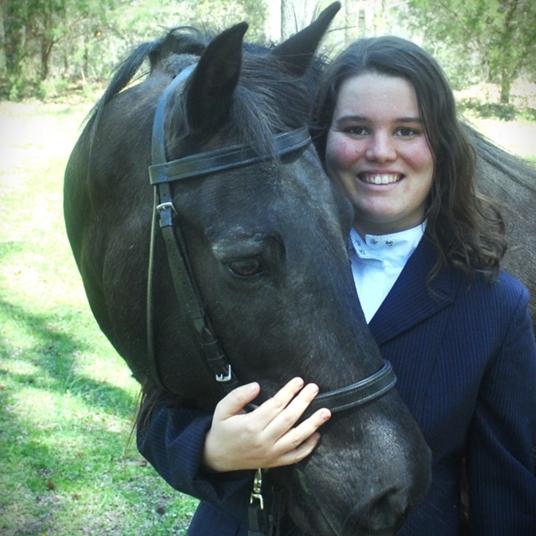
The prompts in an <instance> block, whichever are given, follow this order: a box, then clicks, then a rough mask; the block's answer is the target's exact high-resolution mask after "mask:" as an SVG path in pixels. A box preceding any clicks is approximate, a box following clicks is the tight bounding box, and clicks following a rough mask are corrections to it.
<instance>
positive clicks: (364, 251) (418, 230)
mask: <svg viewBox="0 0 536 536" xmlns="http://www.w3.org/2000/svg"><path fill="white" fill-rule="evenodd" d="M425 229H426V221H425V222H423V223H422V224H419V225H417V227H413V228H412V229H407V230H406V231H401V232H399V233H393V234H387V235H371V234H367V235H365V238H364V239H363V238H362V237H361V236H360V235H359V234H358V232H357V231H356V230H355V229H353V228H352V230H351V232H350V254H353V253H355V255H357V257H358V258H360V259H372V260H378V261H381V262H383V264H384V265H385V266H393V267H402V266H404V265H405V263H406V261H407V260H408V259H409V257H410V256H411V254H412V253H413V252H414V251H415V249H416V248H417V246H418V245H419V242H420V241H421V238H422V237H423V234H424V230H425Z"/></svg>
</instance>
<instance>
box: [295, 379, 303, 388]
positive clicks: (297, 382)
mask: <svg viewBox="0 0 536 536" xmlns="http://www.w3.org/2000/svg"><path fill="white" fill-rule="evenodd" d="M294 385H295V386H296V387H298V388H299V389H301V388H302V387H303V380H302V379H301V378H295V379H294Z"/></svg>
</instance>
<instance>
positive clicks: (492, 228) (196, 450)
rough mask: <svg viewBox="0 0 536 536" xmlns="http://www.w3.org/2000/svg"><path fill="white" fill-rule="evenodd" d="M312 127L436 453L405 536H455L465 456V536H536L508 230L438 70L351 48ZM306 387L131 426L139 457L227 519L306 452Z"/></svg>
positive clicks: (526, 338) (523, 295) (525, 345)
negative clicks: (262, 472) (257, 474)
mask: <svg viewBox="0 0 536 536" xmlns="http://www.w3.org/2000/svg"><path fill="white" fill-rule="evenodd" d="M313 124H314V130H315V131H316V142H317V146H318V150H319V153H320V155H321V158H322V159H323V161H324V162H325V166H326V170H327V172H328V174H329V175H330V176H331V177H332V179H333V180H334V181H335V182H336V183H337V184H338V185H339V186H340V187H341V189H342V190H343V192H344V193H345V194H346V195H347V197H348V198H349V199H350V200H351V202H352V203H353V205H354V208H355V223H354V229H353V230H352V234H351V237H350V243H351V248H350V249H351V261H352V270H353V273H354V279H355V282H356V287H357V290H358V294H359V296H360V300H361V302H362V306H363V310H364V312H365V316H366V318H367V320H368V321H369V327H370V329H371V331H372V333H373V335H374V337H375V339H376V341H377V343H378V344H379V346H380V349H381V352H382V354H383V356H384V358H385V359H388V360H389V361H391V362H392V364H393V367H394V368H395V370H396V373H397V376H398V378H399V381H398V385H397V387H398V390H399V392H400V394H401V396H402V398H403V400H404V401H405V403H406V404H407V406H408V407H409V409H410V411H411V412H412V414H413V416H414V417H415V419H416V420H417V422H418V423H419V425H420V426H421V429H422V430H423V433H424V436H425V438H426V439H427V441H428V443H429V445H430V447H431V449H432V452H433V458H434V460H433V483H432V487H431V489H430V492H429V493H428V495H427V497H426V498H425V500H424V501H423V503H422V504H421V505H420V506H419V507H418V508H417V509H416V510H415V511H414V512H413V513H412V514H410V517H409V519H408V521H407V523H406V525H405V526H404V528H403V529H402V531H401V533H400V534H405V535H418V536H426V535H434V536H454V535H458V534H459V532H460V523H461V521H460V520H461V517H462V516H461V506H460V504H461V502H460V479H461V474H462V460H464V459H465V460H466V467H467V471H466V472H467V478H468V482H469V488H468V490H469V491H468V493H469V523H470V526H469V529H470V534H471V535H478V534H482V535H486V536H494V535H497V536H499V535H500V536H505V535H510V534H511V535H516V536H517V535H529V534H536V479H535V477H534V475H533V467H532V461H531V450H532V444H533V441H534V439H535V436H536V349H535V344H534V336H533V333H532V326H531V322H530V319H529V316H528V313H527V302H528V293H527V291H526V290H525V289H524V288H523V287H522V286H521V285H520V283H519V282H518V281H517V280H515V279H514V278H512V277H511V276H508V275H506V274H503V273H500V271H499V266H500V260H501V258H502V256H503V254H504V251H505V243H504V238H503V236H502V227H503V225H502V220H501V218H500V215H499V214H498V212H497V211H496V210H495V208H494V207H493V205H492V204H491V203H489V202H488V201H486V200H485V199H484V198H483V197H481V196H479V195H478V194H477V192H476V191H475V184H474V177H475V156H474V152H473V149H472V147H471V145H470V144H469V142H468V141H467V139H466V138H465V136H464V134H463V132H462V130H461V128H460V125H459V123H458V121H457V118H456V110H455V105H454V100H453V96H452V91H451V90H450V88H449V85H448V83H447V81H446V80H445V78H444V76H443V74H442V72H441V69H440V68H439V66H438V65H437V63H436V62H435V61H434V60H433V59H432V58H431V57H430V56H429V55H428V54H426V53H425V52H424V51H423V50H422V49H420V48H419V47H417V46H416V45H414V44H412V43H410V42H408V41H405V40H401V39H397V38H390V37H384V38H376V39H367V40H361V41H358V42H356V43H355V44H354V45H352V46H350V47H349V48H348V49H347V50H345V51H344V52H343V53H342V54H341V55H340V56H339V57H338V58H336V59H335V60H334V61H333V62H332V63H331V64H330V65H329V66H328V67H327V69H326V70H325V72H324V74H323V77H322V80H321V83H320V90H319V94H318V99H317V102H316V105H315V114H314V118H313ZM302 387H303V382H300V381H299V380H296V381H293V382H290V383H289V384H288V385H287V386H285V387H284V388H283V389H282V390H281V391H280V392H279V393H278V394H277V395H276V396H275V397H274V399H272V400H269V401H268V402H266V403H265V404H264V405H263V406H261V408H259V410H257V411H256V412H254V413H253V414H247V415H245V414H243V413H241V410H242V408H243V407H244V406H245V405H246V404H247V403H248V402H250V401H251V400H253V399H254V398H255V397H256V396H257V394H258V385H257V384H253V385H248V386H244V387H241V388H239V389H237V390H236V391H235V392H233V393H231V395H229V396H228V397H226V398H225V399H224V400H222V402H220V404H219V405H218V407H217V409H216V412H215V414H214V416H213V418H212V417H211V416H210V415H203V414H201V413H195V412H186V411H185V410H180V411H175V410H174V409H173V408H172V407H171V406H160V409H159V410H158V411H157V412H156V413H155V414H154V415H153V416H152V417H151V419H150V421H149V423H148V427H147V429H144V430H141V429H140V433H139V436H138V445H139V448H140V451H141V453H142V454H143V455H145V456H146V457H147V458H148V459H149V461H150V462H151V463H152V464H153V465H154V466H155V467H156V468H157V470H158V471H159V472H160V474H161V475H162V476H163V477H164V478H166V480H167V481H168V482H170V483H171V484H172V485H173V486H175V487H176V488H178V489H180V490H181V491H184V492H186V493H190V494H192V495H195V496H198V497H202V498H203V499H204V500H205V501H210V502H212V503H218V502H219V503H220V504H221V503H222V498H223V500H224V501H225V500H226V499H229V500H228V501H227V503H226V508H227V509H228V510H229V512H231V511H232V510H233V508H234V509H235V512H236V511H238V509H239V507H238V505H235V506H233V505H232V500H231V499H230V498H231V497H235V498H236V497H240V498H239V499H237V500H242V501H243V500H244V497H243V495H241V494H238V495H236V494H235V495H233V493H234V491H236V490H237V489H240V488H241V486H243V483H244V479H246V478H249V479H250V476H249V473H248V474H247V475H246V474H244V472H243V471H241V470H244V469H254V468H256V467H275V466H280V465H286V464H289V463H294V462H295V461H297V460H299V459H302V458H303V457H305V456H307V455H308V454H310V452H311V451H312V450H313V449H314V446H315V445H316V442H317V441H318V437H319V435H318V432H317V431H316V430H317V429H318V428H319V427H320V426H321V425H322V424H323V423H324V422H325V421H326V420H327V419H329V412H327V411H319V412H317V413H316V414H315V415H313V416H312V417H310V418H309V419H307V420H306V421H304V422H303V423H301V424H300V425H299V426H298V427H295V428H293V427H290V428H288V425H286V424H285V422H287V421H286V420H287V417H289V416H290V417H291V420H292V419H293V418H297V417H298V416H299V415H300V414H301V412H302V411H303V410H304V409H305V408H306V407H307V405H308V404H309V403H310V401H311V400H312V399H313V398H314V396H315V394H316V387H315V386H314V385H310V386H307V387H305V388H302ZM291 401H292V403H290V402H291ZM287 404H288V405H287ZM259 444H261V445H263V447H262V448H258V445H259ZM187 445H188V447H187ZM296 445H297V446H296ZM185 460H187V461H185ZM246 500H247V499H246ZM211 508H212V507H210V506H209V505H208V504H207V502H204V503H202V506H201V510H200V512H198V514H197V515H196V518H195V519H194V523H193V525H192V527H191V533H192V534H197V533H199V534H201V533H202V532H196V524H197V523H199V524H200V525H199V526H201V524H203V529H202V530H203V531H205V532H203V534H219V532H218V528H217V526H216V523H221V522H222V521H221V518H218V519H219V521H218V522H216V521H214V523H215V525H214V527H213V528H212V530H213V532H210V530H211V529H210V528H209V523H210V522H209V521H207V520H209V519H214V520H215V519H217V518H216V516H215V515H214V512H213V511H212V510H211ZM245 523H246V522H245V520H243V525H244V524H245ZM237 531H238V529H237ZM290 532H291V529H290V528H288V529H287V533H289V534H290ZM237 533H239V532H237ZM283 534H285V532H283Z"/></svg>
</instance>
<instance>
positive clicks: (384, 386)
mask: <svg viewBox="0 0 536 536" xmlns="http://www.w3.org/2000/svg"><path fill="white" fill-rule="evenodd" d="M194 69H195V64H194V65H191V66H190V67H188V68H186V69H185V70H184V71H182V72H181V73H180V74H179V75H177V76H176V77H175V78H174V79H173V81H172V82H171V83H170V84H169V85H168V87H167V88H166V89H165V91H164V93H163V94H162V96H161V97H160V100H159V102H158V105H157V108H156V112H155V116H154V121H153V133H152V165H151V166H150V167H149V176H150V183H151V185H153V186H154V187H155V188H154V197H155V202H154V211H155V214H154V215H153V221H152V231H151V247H150V254H149V274H148V286H147V339H148V357H149V368H150V373H151V378H152V379H153V380H154V381H155V382H156V383H158V384H159V385H160V387H163V388H165V385H164V382H163V381H162V379H161V376H160V373H159V370H158V364H157V356H156V352H155V345H154V333H153V319H152V275H153V257H154V230H155V221H156V219H157V218H156V214H158V221H159V225H160V229H161V231H162V236H163V238H164V242H165V244H166V250H167V255H168V261H169V266H170V270H171V276H172V279H173V284H174V287H175V292H176V295H177V299H178V302H179V307H180V310H181V314H182V316H183V318H184V319H185V321H186V322H187V324H188V326H189V329H190V331H191V337H192V341H193V343H194V344H195V346H196V348H197V351H198V354H199V356H200V357H201V359H203V360H204V363H205V365H206V366H207V367H208V368H209V369H210V370H211V371H212V373H213V375H214V379H215V381H216V382H217V383H218V384H219V385H220V386H222V388H223V390H224V391H225V393H229V392H230V391H232V390H233V389H234V388H236V387H238V386H239V385H241V383H240V381H239V380H238V378H237V377H236V375H235V373H234V371H233V368H232V366H231V363H230V362H229V360H228V359H227V357H226V355H225V353H224V352H223V350H222V348H221V345H220V343H219V341H218V339H217V337H216V334H215V331H214V329H213V328H212V326H211V324H210V320H209V318H208V316H207V314H206V312H205V309H204V307H203V303H202V300H201V295H200V293H199V290H198V288H197V285H196V283H195V278H194V274H193V272H192V268H191V266H190V262H189V259H188V256H187V253H186V248H185V244H184V240H183V237H182V232H181V229H180V227H179V225H178V222H177V211H176V209H175V206H174V204H173V197H172V195H171V183H173V182H176V181H179V180H183V179H191V178H194V177H198V176H202V175H207V174H212V173H215V172H218V171H224V170H229V169H234V168H239V167H245V166H250V165H253V164H257V163H259V162H263V161H267V160H270V159H273V158H280V157H282V156H284V155H287V154H291V153H296V152H298V151H303V150H304V149H305V148H306V147H307V146H308V145H309V144H310V143H311V138H310V135H309V131H308V128H307V127H302V128H299V129H296V130H292V131H290V132H285V133H282V134H276V135H274V137H273V140H274V144H273V145H274V151H273V152H271V153H270V154H259V153H258V152H256V151H255V150H254V149H253V148H252V147H250V146H246V145H233V146H230V147H225V148H223V149H216V150H213V151H208V152H203V153H199V154H195V155H192V156H187V157H185V158H180V159H178V160H173V161H171V162H168V161H167V156H166V141H165V131H164V119H165V108H166V104H167V100H168V98H169V96H170V95H172V94H173V93H174V92H175V91H176V90H177V89H178V87H179V86H180V85H181V84H182V83H183V82H185V81H186V79H187V78H188V76H189V75H190V74H191V72H192V71H193V70H194ZM395 383H396V376H395V374H394V372H393V369H392V367H391V364H390V363H389V362H388V361H384V364H383V366H382V368H381V369H380V370H379V371H378V372H376V373H374V374H373V375H371V376H369V377H367V378H365V379H363V380H361V381H358V382H356V383H353V384H351V385H349V386H347V387H342V388H340V389H335V390H333V391H329V392H325V393H322V394H320V395H318V396H317V397H316V398H315V400H314V401H313V402H312V403H311V404H310V406H309V407H308V409H307V412H306V414H305V415H304V418H305V417H307V416H309V415H311V414H312V413H314V412H315V411H316V410H317V409H320V408H328V409H329V410H330V411H331V412H337V411H343V410H346V409H350V408H353V407H355V406H359V405H362V404H365V403H366V402H370V401H371V400H374V399H376V398H379V397H380V396H382V395H383V394H384V393H386V392H387V391H389V390H390V389H391V388H392V387H393V386H394V385H395Z"/></svg>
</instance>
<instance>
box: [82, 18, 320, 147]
mask: <svg viewBox="0 0 536 536" xmlns="http://www.w3.org/2000/svg"><path fill="white" fill-rule="evenodd" d="M214 36H215V34H211V33H210V32H201V31H200V30H198V29H196V28H192V27H179V28H174V29H172V30H170V31H168V32H167V34H166V35H164V36H163V37H162V38H160V39H157V40H155V41H152V42H147V43H142V44H140V45H139V46H137V47H136V48H135V49H134V50H133V51H132V53H131V54H130V55H129V56H128V57H127V59H126V60H125V61H123V62H122V63H121V64H120V65H119V66H118V68H117V69H116V71H115V73H114V75H113V77H112V79H111V81H110V83H109V85H108V87H107V88H106V90H105V92H104V94H103V95H102V97H101V98H100V100H99V101H98V102H97V104H96V105H95V107H94V108H93V109H92V110H91V112H90V114H89V115H88V118H87V124H86V132H89V136H90V146H91V144H92V141H93V139H94V136H95V133H96V130H97V127H98V124H99V121H100V118H101V116H102V113H103V110H104V108H105V106H106V105H107V104H108V103H109V102H110V101H111V100H112V99H113V98H114V97H115V96H116V95H118V94H119V93H120V92H121V91H122V90H124V89H125V88H126V87H127V86H128V85H130V84H131V83H132V82H133V81H134V80H135V77H136V75H137V74H138V73H139V72H140V70H141V68H142V66H143V65H144V64H147V62H148V63H149V69H148V74H149V76H151V75H152V74H154V73H156V72H159V71H160V72H161V71H164V72H169V73H170V74H171V75H172V76H174V75H176V74H178V72H180V71H181V70H182V69H184V68H185V67H186V66H187V65H189V64H191V63H193V62H194V61H196V58H198V57H199V56H200V55H201V54H202V53H203V51H204V50H205V49H206V47H207V45H208V43H209V42H210V41H211V40H212V39H213V38H214ZM271 48H272V47H271V46H269V45H259V44H252V43H245V44H244V48H243V63H242V74H241V79H240V83H239V85H238V87H237V88H236V91H235V94H234V105H233V107H232V110H231V114H232V115H231V117H230V121H229V128H230V129H231V130H232V129H233V127H235V128H236V127H238V126H239V127H240V132H239V133H237V132H234V133H233V132H225V133H223V135H224V136H227V135H231V136H234V138H235V139H237V138H238V139H239V143H244V144H247V145H252V146H253V147H255V148H258V149H259V150H262V151H263V152H266V151H269V150H270V145H271V143H272V138H273V134H274V132H282V131H286V130H289V129H292V128H298V127H300V126H303V125H305V124H306V123H307V121H308V118H309V110H310V103H311V102H312V94H313V91H314V87H315V83H316V79H317V76H318V73H319V67H320V66H319V64H318V62H316V63H314V65H315V68H313V69H310V75H309V76H306V77H304V78H299V77H296V76H292V75H291V74H290V73H289V72H288V70H287V67H286V65H285V63H284V61H282V60H281V59H280V58H276V57H275V56H273V55H270V54H269V52H270V50H271ZM146 74H147V71H146V72H145V73H141V74H140V75H139V78H141V77H143V76H144V75H146ZM179 101H181V102H176V103H174V104H173V106H175V107H178V108H179V113H178V114H174V115H176V116H178V117H182V118H184V117H186V114H185V113H184V112H185V109H184V108H185V106H186V103H185V102H184V101H185V99H179ZM181 107H182V108H183V109H182V110H180V108H181ZM172 131H173V132H178V133H180V134H179V136H181V134H182V135H184V133H185V132H187V131H188V126H187V125H181V124H179V125H174V128H173V130H172Z"/></svg>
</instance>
